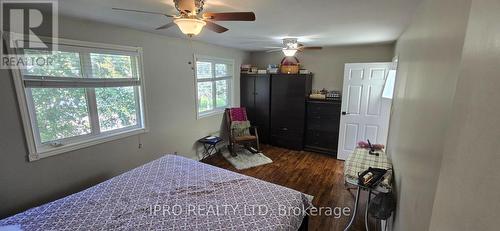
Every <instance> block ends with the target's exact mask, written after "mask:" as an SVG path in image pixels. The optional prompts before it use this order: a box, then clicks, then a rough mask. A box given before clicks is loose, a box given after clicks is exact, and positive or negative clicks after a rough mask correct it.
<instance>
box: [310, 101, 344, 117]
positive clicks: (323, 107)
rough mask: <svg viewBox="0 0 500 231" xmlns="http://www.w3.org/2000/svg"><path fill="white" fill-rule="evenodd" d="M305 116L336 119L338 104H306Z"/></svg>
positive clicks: (338, 110) (338, 114)
mask: <svg viewBox="0 0 500 231" xmlns="http://www.w3.org/2000/svg"><path fill="white" fill-rule="evenodd" d="M307 115H308V116H314V115H321V116H330V117H338V116H340V104H338V103H311V102H310V103H308V104H307Z"/></svg>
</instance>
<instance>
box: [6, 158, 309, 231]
mask: <svg viewBox="0 0 500 231" xmlns="http://www.w3.org/2000/svg"><path fill="white" fill-rule="evenodd" d="M310 206H312V205H311V197H310V196H308V195H306V194H303V193H301V192H298V191H295V190H293V189H289V188H285V187H282V186H279V185H275V184H272V183H268V182H265V181H261V180H259V179H255V178H252V177H249V176H245V175H241V174H237V173H234V172H231V171H228V170H225V169H220V168H217V167H214V166H210V165H207V164H204V163H200V162H197V161H194V160H190V159H187V158H184V157H181V156H176V155H165V156H163V157H161V158H159V159H157V160H154V161H152V162H150V163H147V164H145V165H143V166H140V167H138V168H135V169H133V170H130V171H128V172H126V173H123V174H121V175H119V176H116V177H114V178H111V179H109V180H107V181H105V182H102V183H100V184H98V185H95V186H93V187H91V188H88V189H86V190H84V191H81V192H78V193H75V194H73V195H70V196H67V197H64V198H62V199H59V200H56V201H53V202H50V203H47V204H44V205H42V206H39V207H35V208H32V209H29V210H27V211H25V212H22V213H19V214H17V215H14V216H11V217H8V218H5V219H3V220H0V230H2V227H3V228H4V229H12V230H298V229H299V228H301V225H302V228H303V227H304V224H303V220H305V219H304V218H307V217H306V213H305V211H306V209H307V208H309V207H310ZM302 228H301V229H302Z"/></svg>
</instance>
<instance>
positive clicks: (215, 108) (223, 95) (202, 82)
mask: <svg viewBox="0 0 500 231" xmlns="http://www.w3.org/2000/svg"><path fill="white" fill-rule="evenodd" d="M233 66H234V62H233V60H227V59H220V58H212V57H203V56H197V57H196V111H197V115H198V118H201V117H205V116H209V115H213V114H218V113H221V112H224V109H225V108H227V107H230V106H231V104H232V103H231V96H232V79H233V75H234V70H233Z"/></svg>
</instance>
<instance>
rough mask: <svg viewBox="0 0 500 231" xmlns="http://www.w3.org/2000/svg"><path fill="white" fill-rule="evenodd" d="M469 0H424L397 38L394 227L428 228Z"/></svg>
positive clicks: (409, 230)
mask: <svg viewBox="0 0 500 231" xmlns="http://www.w3.org/2000/svg"><path fill="white" fill-rule="evenodd" d="M469 2H470V0H425V1H423V3H422V4H421V6H420V8H419V10H418V12H417V14H416V15H415V17H414V19H413V22H412V23H411V25H410V26H409V27H408V29H407V30H406V31H405V32H404V34H403V35H402V36H401V38H400V39H399V40H398V42H397V45H396V51H395V53H396V55H399V70H398V76H397V80H396V92H395V99H394V103H393V109H392V110H393V113H392V116H391V123H390V131H389V140H388V147H387V152H388V154H389V155H390V156H391V158H392V161H393V164H394V170H395V171H394V173H395V194H396V197H397V199H398V200H397V202H398V205H397V213H396V215H395V217H394V218H395V223H394V229H393V230H404V231H412V230H415V231H421V230H428V228H429V224H430V220H431V214H432V208H433V203H434V195H435V191H436V187H437V183H438V177H439V171H440V166H441V159H442V157H443V148H444V142H445V135H446V130H447V127H448V124H449V119H450V117H451V115H452V113H451V109H452V103H453V97H454V95H455V88H456V83H457V78H458V73H459V67H460V63H461V53H462V47H463V42H464V37H465V30H466V25H467V17H468V12H469ZM450 193H452V192H450ZM457 230H460V229H457Z"/></svg>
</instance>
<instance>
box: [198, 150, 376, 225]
mask: <svg viewBox="0 0 500 231" xmlns="http://www.w3.org/2000/svg"><path fill="white" fill-rule="evenodd" d="M262 150H263V153H264V154H265V155H266V156H268V157H269V158H271V159H272V160H273V163H272V164H267V165H263V166H258V167H254V168H250V169H245V170H237V169H235V168H234V167H233V166H232V165H231V164H230V163H229V162H227V161H226V160H225V159H224V157H222V156H221V155H220V154H217V155H215V156H212V157H209V158H207V159H206V160H204V161H203V162H205V163H208V164H211V165H214V166H218V167H221V168H225V169H228V170H231V171H234V172H238V173H241V174H245V175H248V176H252V177H255V178H258V179H262V180H265V181H267V182H271V183H275V184H278V185H282V186H285V187H288V188H292V189H295V190H297V191H300V192H303V193H307V194H309V195H312V196H314V200H313V204H314V205H315V206H316V207H332V208H333V207H342V208H343V207H350V208H351V210H352V208H353V206H354V195H355V193H356V192H355V190H354V189H353V190H350V191H348V190H346V189H345V187H344V179H343V170H344V162H343V161H339V160H337V159H335V158H333V157H331V156H328V155H324V154H318V153H313V152H305V151H292V150H288V149H283V148H277V147H273V146H268V145H263V147H262ZM365 198H366V195H365V193H363V194H362V198H361V203H360V208H359V210H358V213H359V214H358V216H357V219H356V221H355V224H354V225H353V227H352V228H351V230H364V229H365V228H364V222H363V219H364V209H365V205H364V201H365V200H366V199H365ZM348 222H349V217H341V218H338V219H336V218H335V217H334V216H325V215H323V216H311V217H310V220H309V230H311V231H313V230H344V227H345V226H346V224H347V223H348ZM370 230H378V228H376V225H375V221H374V220H373V221H370Z"/></svg>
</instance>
